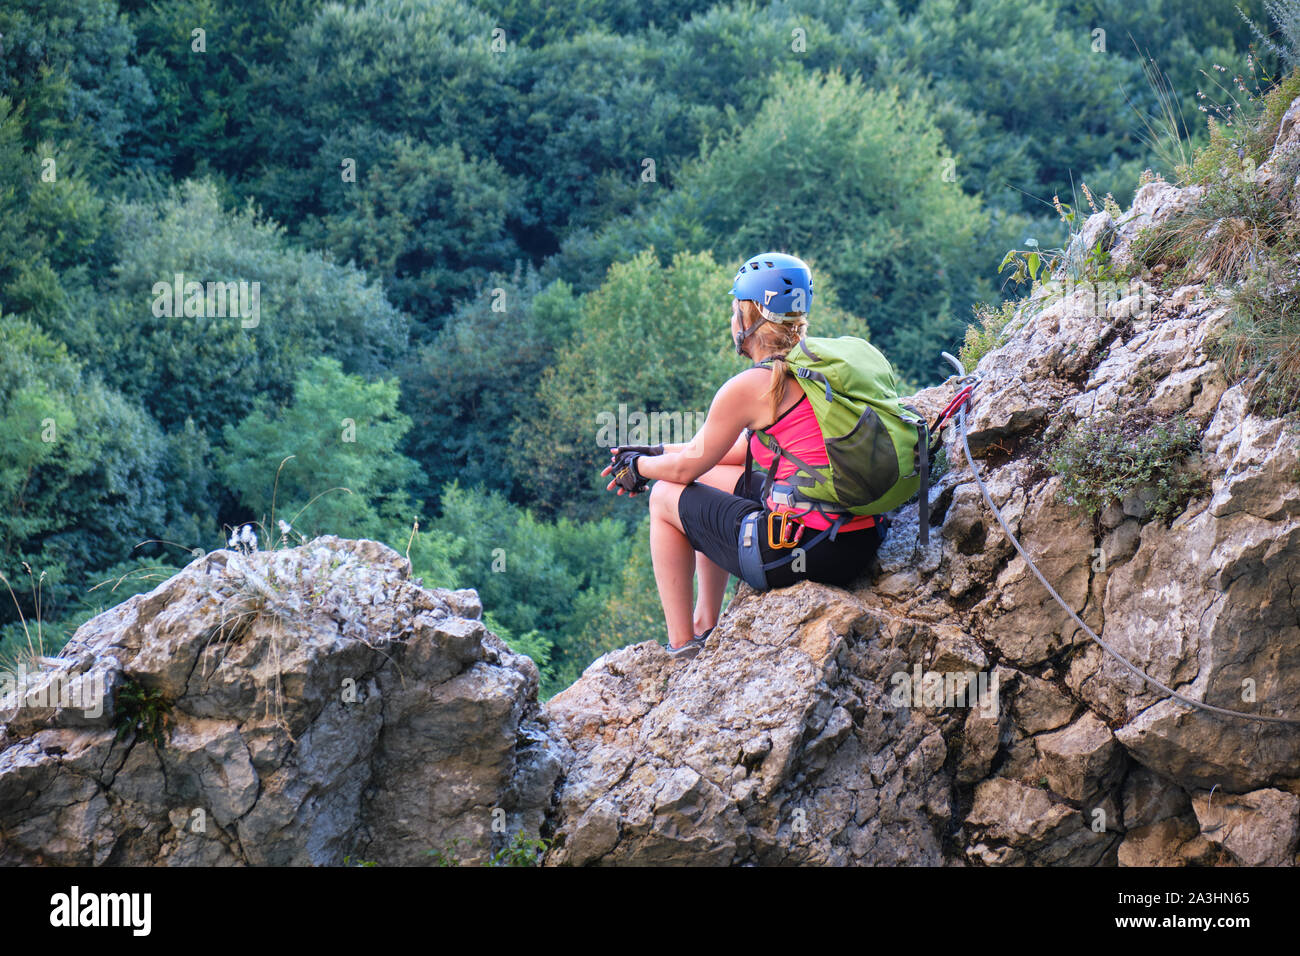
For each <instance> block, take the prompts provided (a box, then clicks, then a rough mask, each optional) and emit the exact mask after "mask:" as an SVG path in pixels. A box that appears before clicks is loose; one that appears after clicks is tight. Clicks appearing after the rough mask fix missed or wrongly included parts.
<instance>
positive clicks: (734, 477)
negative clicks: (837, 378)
mask: <svg viewBox="0 0 1300 956" xmlns="http://www.w3.org/2000/svg"><path fill="white" fill-rule="evenodd" d="M730 294H731V295H733V296H734V297H735V299H734V300H733V302H732V310H731V334H732V338H733V340H734V342H735V345H736V352H737V354H740V355H746V356H748V357H749V358H751V359H753V360H754V363H755V364H754V366H752V367H751V368H749V369H747V370H745V371H743V372H741V373H739V374H738V375H736V376H734V377H732V378H731V379H729V380H728V381H727V382H725V383H724V384H723V386H722V387H721V388H719V389H718V392H717V394H716V395H715V396H714V397H713V402H712V404H711V405H710V406H709V414H708V417H707V419H706V420H705V422H704V425H703V426H702V427H701V428H700V430H699V432H698V433H697V434H696V435H695V437H694V438H693V439H692V440H691V441H690V442H689V443H687V444H678V445H656V446H644V445H643V446H624V447H620V448H614V449H611V451H612V452H613V454H614V460H613V463H612V464H610V466H609V467H607V468H606V469H605V470H604V471H602V472H601V474H602V475H611V474H612V475H613V478H612V480H611V481H610V483H609V485H608V486H607V487H608V488H609V489H611V490H617V493H618V494H620V495H621V494H624V493H627V494H631V495H635V494H638V493H640V492H642V491H644V490H645V489H646V487H647V485H648V482H649V481H651V480H653V481H654V485H653V486H650V553H651V558H652V561H653V564H654V573H655V583H656V584H657V585H658V588H659V600H660V602H661V603H662V604H663V609H664V619H665V622H666V623H667V627H668V652H669V653H670V654H672V655H674V656H677V655H686V656H691V655H694V654H695V653H696V652H698V651H699V649H700V647H701V646H703V644H704V641H705V639H706V638H707V637H708V634H709V632H710V631H711V630H713V628H714V626H715V625H716V624H717V622H718V615H719V613H720V611H721V606H722V597H723V594H724V592H725V591H726V587H727V577H728V575H731V574H734V575H736V576H737V577H741V578H743V579H745V580H746V581H748V582H749V583H751V584H756V583H760V582H761V583H763V584H764V585H765V586H766V587H769V588H771V587H785V586H787V585H789V584H793V583H794V582H796V581H798V580H801V579H803V578H808V579H810V580H813V581H820V582H823V583H826V584H836V585H844V584H847V583H848V582H850V581H852V580H853V579H854V578H855V577H856V576H857V575H859V574H860V573H861V572H862V571H863V570H864V569H865V568H866V567H867V565H868V564H869V563H870V562H871V559H872V558H873V557H874V555H875V553H876V549H877V548H878V547H879V545H880V542H881V540H882V538H883V534H884V528H885V527H886V523H885V522H884V521H883V520H882V519H880V518H877V517H872V516H861V517H858V516H854V515H849V514H847V513H844V512H835V511H833V510H830V509H825V508H819V509H815V510H812V511H806V512H800V513H798V514H797V520H795V521H791V522H790V525H791V527H792V528H795V529H797V530H796V536H797V537H796V540H795V542H794V543H793V544H792V543H790V541H789V536H788V535H787V534H786V533H785V532H786V531H787V530H789V529H787V527H786V524H785V522H784V521H780V520H779V521H778V523H777V524H778V526H779V528H780V531H779V532H778V536H779V538H780V540H777V539H776V538H774V537H773V532H772V527H773V526H772V525H770V523H769V522H770V520H771V519H770V518H769V515H771V514H772V513H773V512H778V511H785V512H788V511H789V510H790V509H789V508H788V507H787V506H783V505H782V504H780V503H779V502H777V501H775V500H774V499H773V495H772V494H769V496H768V499H767V500H766V501H760V500H759V493H760V490H761V488H762V486H763V481H764V478H765V476H766V474H767V472H768V470H769V469H770V467H771V464H772V458H773V452H771V451H769V450H768V449H767V447H765V446H764V445H763V443H762V442H761V441H760V440H759V439H758V438H757V437H754V436H753V435H752V433H753V432H754V431H756V430H759V429H762V430H765V431H766V432H767V433H768V434H769V435H770V436H771V437H772V438H775V439H776V440H777V442H778V443H779V445H780V447H781V448H782V449H783V450H784V451H785V452H786V453H791V454H793V455H794V456H795V457H797V458H798V459H799V460H800V461H802V462H804V463H806V464H808V465H811V466H814V467H825V466H826V464H827V461H828V459H827V455H826V445H825V442H824V440H823V438H822V433H821V429H820V427H819V426H818V424H817V420H816V418H815V417H814V415H813V409H812V406H811V405H810V404H809V402H808V400H807V399H806V397H805V396H804V392H803V389H802V388H801V387H800V386H799V383H798V382H797V381H796V380H795V377H794V375H793V374H792V373H791V371H790V369H789V367H788V366H787V364H786V362H785V356H786V354H787V353H788V352H789V351H790V349H792V348H793V347H794V346H796V345H798V344H799V342H800V340H801V339H802V338H803V337H804V335H805V333H806V332H807V329H808V320H807V309H808V308H809V306H811V304H812V272H811V270H810V269H809V268H808V266H807V264H805V263H804V262H803V260H801V259H798V258H796V257H794V256H790V255H785V254H782V253H764V254H762V255H759V256H756V257H754V258H753V259H750V260H748V261H746V263H745V264H744V265H743V266H741V269H740V272H739V273H738V274H737V276H736V281H735V284H734V285H733V286H732V288H731V293H730ZM759 363H763V364H762V365H760V364H759ZM747 454H748V455H752V457H753V460H754V461H755V462H757V464H758V466H759V468H760V469H761V471H750V470H749V469H748V468H747ZM795 470H796V465H795V462H794V461H792V460H791V459H790V458H787V457H784V455H783V457H782V458H781V461H780V464H779V465H778V468H777V471H776V472H775V473H774V474H773V478H774V480H775V481H776V482H777V485H778V487H779V483H780V481H781V479H784V478H787V477H789V476H790V475H791V474H792V473H793V472H794V471H795ZM773 491H776V489H773ZM787 504H788V503H787ZM754 512H757V513H758V514H756V515H752V513H754ZM751 515H752V516H751ZM799 524H802V525H803V527H802V528H798V527H797V526H798V525H799ZM833 526H834V527H833ZM747 545H748V547H747ZM773 545H776V546H775V547H774V546H773ZM760 559H761V561H760ZM774 564H775V565H776V566H772V565H774ZM756 567H757V570H756ZM693 573H694V575H695V576H698V579H699V591H698V597H697V598H696V602H695V609H694V614H692V611H691V590H692V588H691V584H692V574H693Z"/></svg>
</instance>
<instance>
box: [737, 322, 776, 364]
mask: <svg viewBox="0 0 1300 956" xmlns="http://www.w3.org/2000/svg"><path fill="white" fill-rule="evenodd" d="M766 321H768V320H767V319H765V318H760V319H759V320H758V321H757V322H755V323H754V324H753V325H751V326H750V327H749V328H747V329H745V330H744V331H742V332H733V333H732V334H731V337H732V338H733V339H734V340H735V342H736V354H737V355H744V354H745V352H744V349H742V348H741V346H743V345H744V344H745V339H747V338H749V337H750V335H752V334H753V332H754V330H755V329H757V328H758V327H759V326H760V325H762V324H763V323H764V322H766Z"/></svg>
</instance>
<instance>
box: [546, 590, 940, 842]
mask: <svg viewBox="0 0 1300 956" xmlns="http://www.w3.org/2000/svg"><path fill="white" fill-rule="evenodd" d="M936 643H937V635H936V634H935V633H934V632H932V631H930V630H928V629H924V628H923V629H921V630H920V631H918V630H917V629H916V628H914V627H906V626H901V625H900V623H899V622H898V621H897V620H895V619H893V618H891V617H890V616H889V615H887V614H885V613H883V612H882V611H880V610H877V609H872V608H869V607H867V606H865V605H863V604H861V603H859V602H857V601H855V600H853V599H851V598H849V597H848V595H847V593H846V592H843V591H840V590H838V589H835V588H829V587H825V586H823V585H818V584H813V583H811V582H804V583H801V584H797V585H794V586H793V587H790V588H785V589H782V590H781V591H778V592H770V593H769V594H766V595H756V594H754V593H753V592H752V591H746V592H744V593H742V594H741V595H739V596H738V598H737V600H736V601H735V602H734V603H733V604H732V605H731V607H730V608H729V609H728V610H727V612H726V614H725V615H724V616H723V618H722V620H721V621H720V622H719V624H718V626H717V628H716V629H715V630H714V632H713V635H712V636H711V638H710V640H709V644H708V645H706V647H705V648H704V649H703V650H702V651H701V652H700V653H699V654H698V655H697V656H696V657H695V658H694V659H693V660H692V661H689V662H681V661H675V660H672V659H671V658H669V657H668V655H667V654H666V653H665V652H664V651H663V650H662V648H661V647H660V646H659V645H657V644H654V643H646V644H638V645H635V646H632V647H627V648H624V649H622V650H619V651H613V652H611V653H609V654H606V655H605V656H604V657H602V658H600V659H599V660H598V661H596V662H595V663H593V664H592V665H591V666H590V667H589V668H588V669H587V671H586V672H585V673H584V674H583V676H582V677H581V678H580V679H579V680H578V681H577V682H576V683H574V684H573V685H572V686H571V687H569V688H568V689H566V690H565V691H563V692H561V693H560V694H557V695H556V696H555V697H554V698H552V699H551V700H550V701H549V702H548V703H547V705H546V713H547V715H548V717H549V720H550V721H551V724H552V726H553V728H554V729H555V731H556V732H558V733H559V734H562V735H563V736H564V737H565V738H566V739H567V740H568V741H569V743H570V744H571V745H572V747H573V750H574V756H573V759H572V761H571V762H569V763H568V764H567V765H566V775H565V779H564V781H563V783H562V785H561V787H560V790H559V804H558V814H557V819H556V824H555V826H556V833H557V844H556V847H555V849H553V850H552V851H551V854H550V855H549V856H548V858H547V862H548V863H554V864H570V865H576V864H584V863H601V864H666V863H677V864H681V863H692V864H724V865H725V864H733V865H734V864H743V863H750V862H753V863H763V864H772V863H782V864H791V863H803V864H845V863H868V864H886V863H903V862H907V863H909V864H918V863H920V864H927V863H928V864H935V863H939V862H941V860H942V852H941V848H940V847H941V840H942V821H943V820H945V819H946V818H947V815H948V814H949V812H950V810H949V806H948V781H947V779H946V777H945V775H944V773H943V770H942V767H943V763H944V758H945V755H946V752H947V751H946V746H945V743H944V739H943V737H942V735H941V734H940V732H939V730H938V728H937V727H936V725H935V724H934V723H933V722H932V721H931V720H930V719H929V718H928V717H927V716H925V715H924V714H923V713H922V712H921V711H920V710H919V709H917V708H916V707H914V706H911V704H910V701H909V702H908V703H905V704H897V703H894V702H893V699H892V695H893V689H894V687H895V683H894V681H893V676H894V675H895V674H899V673H902V674H908V673H909V672H910V670H911V667H910V663H909V662H918V663H919V661H920V660H922V658H923V652H924V650H925V649H927V648H929V649H932V648H933V646H934V645H935V644H936Z"/></svg>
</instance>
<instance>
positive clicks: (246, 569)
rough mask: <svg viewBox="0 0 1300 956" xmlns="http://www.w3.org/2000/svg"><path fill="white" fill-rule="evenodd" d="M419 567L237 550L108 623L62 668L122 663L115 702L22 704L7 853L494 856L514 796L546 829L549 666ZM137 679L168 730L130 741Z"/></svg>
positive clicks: (100, 621) (0, 816) (323, 545)
mask: <svg viewBox="0 0 1300 956" xmlns="http://www.w3.org/2000/svg"><path fill="white" fill-rule="evenodd" d="M409 575H410V566H409V563H408V562H407V561H406V560H405V559H404V558H402V557H401V556H400V555H398V554H397V553H396V552H395V551H392V550H391V549H389V548H386V547H384V546H383V545H380V544H377V543H375V542H369V541H347V540H342V539H338V538H332V537H324V538H317V539H316V540H314V541H312V542H310V543H308V544H306V545H303V546H301V547H298V548H293V549H290V550H283V551H273V552H254V553H252V554H243V553H240V552H235V551H217V552H213V553H211V554H208V555H206V556H204V557H202V558H199V559H198V560H196V561H194V562H192V563H191V564H190V565H189V566H188V567H187V568H185V570H183V571H182V572H181V573H180V574H178V575H176V576H175V577H173V578H171V579H170V580H169V581H167V582H165V583H163V584H162V585H160V586H159V587H158V588H156V589H155V590H153V591H151V592H149V593H148V594H143V595H139V596H136V597H134V598H131V599H130V600H129V601H127V602H126V603H125V604H123V605H121V606H119V607H117V608H114V609H112V610H111V611H108V612H106V613H105V614H102V615H100V616H99V617H96V618H94V619H93V620H91V621H89V622H87V623H86V624H85V625H83V626H82V627H81V628H80V630H78V632H77V634H76V635H75V637H74V638H73V640H72V641H71V642H70V643H69V644H68V646H67V648H65V649H64V652H63V654H62V656H61V658H60V660H61V661H62V662H64V666H63V667H62V668H60V669H59V670H57V671H54V672H51V673H48V674H45V675H43V676H42V680H45V681H54V680H56V679H57V675H58V674H61V673H64V672H65V671H66V672H71V673H77V674H83V675H87V674H103V675H105V676H106V677H108V678H109V679H108V680H107V681H106V683H105V684H104V685H103V686H104V687H105V688H107V690H106V695H108V699H107V700H106V701H105V703H106V704H107V706H105V708H104V713H105V715H107V716H106V717H105V718H104V720H102V721H101V722H100V723H99V724H97V723H95V722H93V721H92V722H91V723H90V725H89V726H87V723H86V721H85V720H84V719H83V717H82V715H80V713H79V711H78V709H77V708H71V707H54V708H50V707H45V708H21V709H20V710H19V711H18V712H17V713H16V714H15V715H14V717H13V719H10V720H9V722H8V725H7V727H6V735H7V736H6V737H5V738H4V740H5V742H6V745H5V746H3V749H0V863H4V864H10V865H12V864H33V863H35V864H75V865H101V864H106V863H107V864H134V865H150V864H167V865H229V864H263V865H305V864H314V865H339V864H341V863H342V862H343V861H344V858H345V857H348V856H352V857H357V858H361V857H364V858H367V859H376V860H378V861H379V862H383V863H400V864H413V863H426V864H427V863H429V862H431V859H430V857H429V856H428V851H431V850H441V849H446V848H448V846H449V845H454V841H455V840H457V839H460V840H462V841H464V843H465V846H464V847H463V848H462V850H461V855H462V856H463V857H464V858H466V859H483V858H485V857H486V855H487V854H488V853H489V852H491V851H493V850H496V849H499V848H500V846H501V845H503V841H504V840H505V838H506V837H505V834H502V833H499V832H497V831H496V830H494V829H493V822H494V817H493V814H494V812H499V813H501V814H503V815H504V816H503V822H504V823H505V824H506V826H505V829H506V830H507V831H508V832H509V833H511V834H513V833H516V832H521V831H526V832H527V833H528V834H529V835H533V836H535V835H536V834H537V832H538V830H539V828H540V826H541V824H542V821H543V819H544V816H545V811H546V809H547V808H548V807H549V803H550V798H551V790H552V786H553V784H554V781H555V778H556V777H557V776H558V774H559V770H560V767H559V762H558V758H557V757H556V756H555V751H556V749H557V748H556V747H555V746H554V745H553V743H552V742H551V741H550V738H549V737H548V736H547V734H546V733H545V729H544V727H543V726H542V724H541V723H540V722H539V719H538V713H537V702H536V691H537V669H536V667H535V666H534V665H533V663H532V662H531V661H530V660H528V659H527V658H525V657H521V656H520V655H517V654H514V653H512V652H511V651H510V650H509V649H508V648H507V647H506V646H505V645H504V644H503V643H501V641H499V640H498V639H497V638H496V637H495V636H493V635H492V634H490V633H488V631H487V630H486V629H485V628H484V626H483V624H482V622H481V621H478V620H476V619H474V618H472V617H468V616H463V615H467V614H471V615H477V614H478V613H479V612H480V611H481V605H480V604H479V603H478V599H477V595H475V594H473V592H465V591H461V592H449V591H436V590H435V591H427V590H424V589H423V588H421V587H419V586H418V585H417V584H416V583H415V582H413V581H411V580H410V578H409ZM128 686H130V687H137V688H143V690H144V691H145V692H146V693H147V694H149V695H154V696H156V697H160V698H161V699H162V700H163V701H165V705H164V707H165V710H166V713H167V720H166V723H165V725H164V726H162V727H161V728H160V730H161V734H160V740H159V741H158V744H157V745H155V743H154V742H153V741H151V740H149V739H147V737H146V735H145V734H144V733H136V732H127V733H126V734H125V736H124V737H122V738H121V739H118V735H117V733H116V732H115V727H120V726H123V721H125V720H128V719H130V718H131V716H132V713H133V711H132V710H131V707H132V706H133V705H131V704H129V703H124V701H125V700H126V698H124V697H123V696H122V693H121V691H122V688H124V687H128ZM101 724H102V727H101ZM128 730H129V728H128Z"/></svg>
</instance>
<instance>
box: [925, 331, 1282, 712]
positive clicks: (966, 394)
mask: <svg viewBox="0 0 1300 956" xmlns="http://www.w3.org/2000/svg"><path fill="white" fill-rule="evenodd" d="M942 354H943V357H944V358H945V359H947V361H948V362H949V363H950V364H951V365H952V366H953V367H954V368H955V369H956V370H957V375H958V376H959V378H958V381H959V382H960V383H963V384H964V387H963V388H962V390H961V391H960V392H958V393H957V397H956V398H954V399H953V403H957V402H958V400H960V403H959V404H957V406H956V411H957V431H958V434H960V435H961V446H962V451H964V452H965V453H966V462H967V463H968V464H969V465H970V470H971V474H972V475H974V476H975V483H976V484H977V485H979V489H980V494H982V495H983V496H984V501H985V502H986V503H987V504H988V506H989V508H990V509H991V510H992V511H993V516H994V517H995V518H997V519H998V524H1000V525H1001V526H1002V530H1003V532H1004V533H1005V534H1006V536H1007V539H1008V540H1009V541H1010V542H1011V544H1012V545H1013V546H1014V547H1015V549H1016V551H1018V552H1019V553H1020V556H1021V557H1022V558H1024V559H1025V564H1027V565H1028V566H1029V570H1031V571H1033V572H1034V576H1035V577H1036V578H1038V580H1039V581H1040V582H1041V583H1042V585H1043V587H1045V588H1047V593H1048V594H1050V595H1051V596H1052V597H1053V598H1055V599H1056V603H1057V604H1059V605H1061V607H1062V608H1064V609H1065V613H1067V614H1069V615H1070V617H1071V618H1073V620H1074V623H1075V624H1078V625H1079V627H1080V628H1082V629H1083V632H1084V633H1085V634H1087V635H1088V636H1089V637H1090V638H1092V639H1093V640H1094V641H1095V642H1096V643H1097V644H1098V646H1100V647H1101V649H1102V650H1103V651H1105V652H1106V653H1107V654H1109V655H1110V656H1111V657H1113V658H1115V660H1117V661H1119V662H1120V663H1121V664H1123V665H1124V667H1125V668H1127V669H1128V671H1129V672H1130V673H1132V674H1133V675H1134V676H1136V677H1140V678H1141V679H1142V680H1144V681H1146V682H1147V683H1148V684H1150V685H1151V686H1152V687H1155V688H1158V689H1159V690H1160V691H1161V692H1162V693H1164V694H1166V695H1167V696H1169V697H1172V698H1174V699H1175V700H1179V701H1182V702H1183V703H1184V704H1187V705H1188V706H1189V707H1195V708H1197V709H1199V710H1204V711H1208V712H1209V713H1212V714H1222V715H1223V716H1225V717H1236V718H1238V719H1239V720H1254V721H1258V722H1260V723H1273V724H1300V718H1296V717H1273V716H1270V715H1268V714H1245V713H1242V712H1241V711H1239V710H1228V709H1227V708H1225V707H1216V706H1214V705H1213V704H1207V703H1205V702H1204V701H1200V700H1193V699H1192V698H1190V697H1187V696H1186V695H1184V694H1180V693H1178V691H1176V690H1174V689H1173V688H1172V687H1166V686H1165V685H1164V684H1162V683H1160V681H1158V680H1156V679H1155V678H1154V677H1152V676H1151V675H1149V674H1147V673H1146V672H1145V671H1144V670H1142V669H1141V668H1139V667H1138V666H1136V665H1135V664H1132V663H1130V662H1129V661H1128V660H1127V659H1126V658H1125V657H1124V656H1123V655H1122V654H1120V653H1119V652H1118V651H1117V650H1115V649H1114V648H1113V647H1111V646H1110V645H1109V644H1107V643H1106V642H1105V641H1103V640H1102V639H1101V638H1100V637H1098V636H1097V634H1096V633H1095V632H1094V631H1093V630H1092V628H1090V627H1089V626H1088V625H1087V624H1085V623H1083V619H1082V618H1080V617H1079V615H1078V614H1076V613H1074V609H1073V608H1071V607H1070V605H1068V604H1066V603H1065V600H1064V598H1062V597H1061V595H1059V594H1057V593H1056V589H1055V588H1054V587H1052V585H1051V584H1049V583H1048V581H1047V578H1045V577H1043V573H1042V572H1041V571H1039V570H1038V565H1036V564H1034V561H1033V559H1032V558H1030V557H1029V554H1028V553H1027V552H1026V551H1025V549H1024V548H1023V547H1021V544H1020V541H1019V540H1017V538H1016V536H1015V535H1014V534H1012V533H1011V529H1010V528H1009V527H1008V526H1007V522H1006V519H1004V518H1003V517H1002V512H1001V511H1000V510H998V506H997V505H995V504H994V503H993V497H992V495H990V494H989V490H988V488H987V487H985V485H984V479H983V478H981V477H980V473H979V469H978V468H976V467H975V459H974V457H972V455H971V453H970V444H969V442H968V441H967V440H966V405H967V404H968V403H969V400H970V396H971V393H972V392H973V391H974V389H975V386H977V385H978V384H979V382H980V379H979V376H978V375H975V374H973V373H972V374H966V370H965V368H963V367H962V364H961V362H959V361H958V360H957V359H956V358H955V357H953V356H952V355H950V354H949V353H947V352H944V353H942ZM952 408H953V405H952V403H950V404H949V407H948V409H945V415H951V414H952ZM945 415H941V416H940V418H941V419H942V418H944V417H945Z"/></svg>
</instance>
